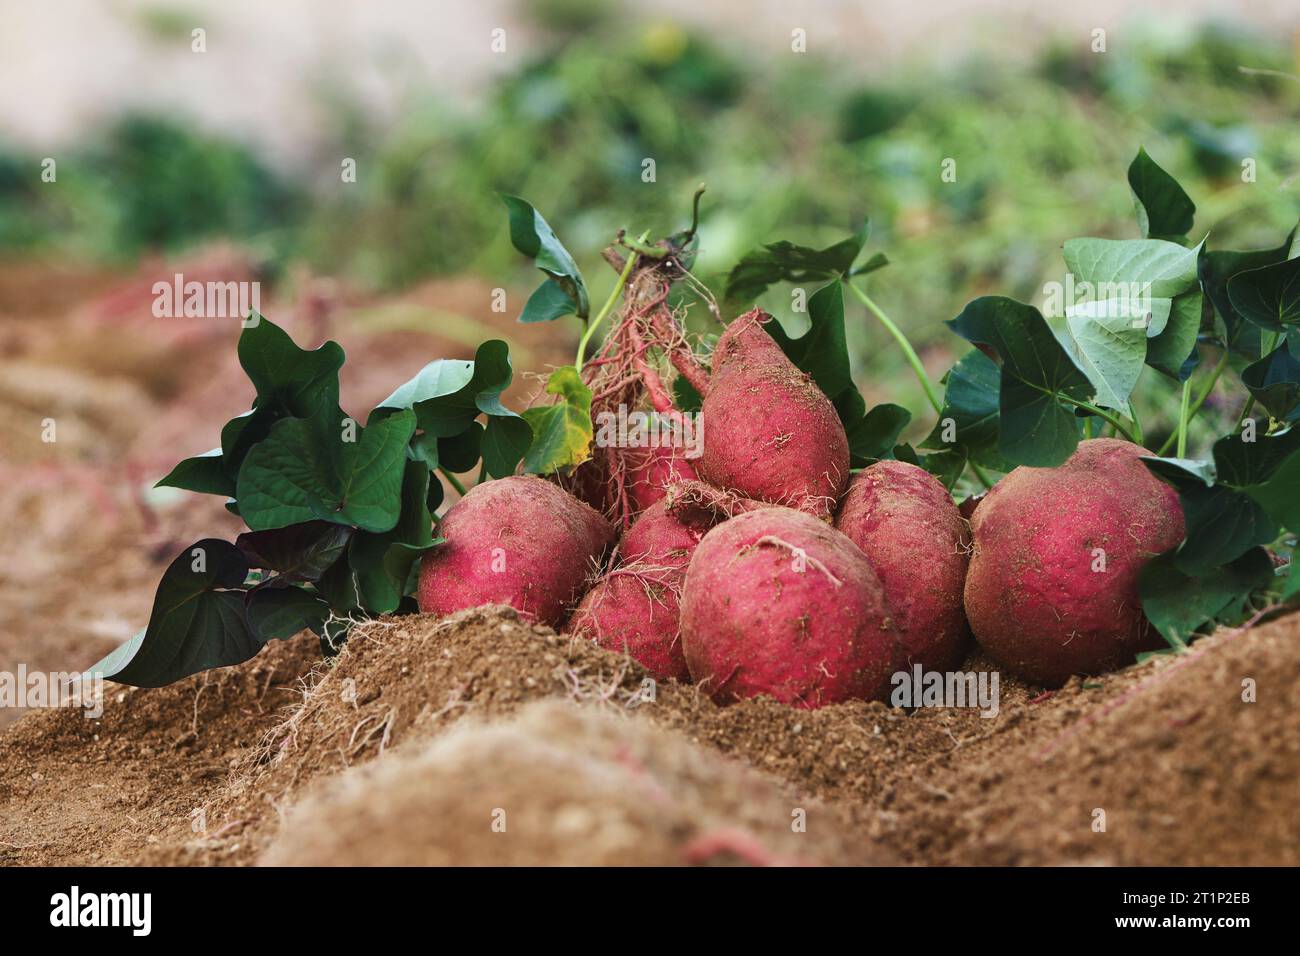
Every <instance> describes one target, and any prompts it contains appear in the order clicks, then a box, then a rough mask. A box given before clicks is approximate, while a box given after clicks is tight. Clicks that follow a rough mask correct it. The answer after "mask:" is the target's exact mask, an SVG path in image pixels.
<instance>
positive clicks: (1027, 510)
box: [965, 438, 1184, 686]
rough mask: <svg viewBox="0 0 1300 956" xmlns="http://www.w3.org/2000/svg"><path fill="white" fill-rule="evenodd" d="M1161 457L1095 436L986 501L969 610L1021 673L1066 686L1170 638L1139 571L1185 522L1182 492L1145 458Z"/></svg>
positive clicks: (1000, 655) (1011, 480)
mask: <svg viewBox="0 0 1300 956" xmlns="http://www.w3.org/2000/svg"><path fill="white" fill-rule="evenodd" d="M1149 454H1150V452H1148V451H1146V450H1145V449H1143V448H1141V447H1139V446H1137V445H1133V444H1130V443H1129V442H1125V441H1119V440H1116V439H1113V438H1094V439H1092V440H1089V441H1084V442H1080V443H1079V447H1078V449H1077V450H1076V451H1075V453H1074V454H1073V455H1072V456H1071V457H1070V459H1069V460H1068V461H1066V462H1065V464H1063V465H1061V466H1059V467H1057V468H1026V467H1020V468H1017V469H1016V470H1015V471H1013V472H1011V474H1009V475H1007V476H1006V477H1005V478H1003V479H1002V480H1001V481H1000V482H998V484H997V486H996V487H995V488H994V489H993V490H992V491H990V492H989V493H988V495H987V496H985V498H984V500H983V501H982V502H980V506H979V508H978V509H977V510H976V511H975V514H974V517H973V518H972V520H971V529H972V532H973V538H974V552H973V553H972V555H971V562H970V570H969V572H968V573H967V576H966V592H965V599H966V615H967V617H968V618H969V619H970V624H971V629H972V630H973V631H974V633H975V638H976V640H977V641H979V643H980V645H981V646H982V647H984V648H985V649H986V650H987V651H988V652H989V653H990V654H991V655H992V656H993V657H994V658H996V659H997V660H998V661H999V662H1001V663H1002V664H1003V665H1004V666H1006V667H1007V668H1009V669H1010V670H1012V671H1014V672H1016V673H1017V674H1020V675H1021V676H1022V677H1025V678H1028V679H1029V680H1032V681H1035V682H1037V683H1040V684H1044V685H1047V686H1056V685H1059V684H1062V683H1064V682H1065V680H1066V679H1067V678H1068V677H1070V675H1072V674H1097V673H1101V672H1103V671H1108V670H1112V669H1114V668H1117V667H1122V666H1123V665H1125V664H1128V663H1130V662H1132V660H1133V657H1134V655H1135V654H1136V653H1138V652H1139V651H1142V650H1145V649H1148V648H1153V647H1157V646H1159V645H1160V638H1159V636H1158V635H1157V634H1156V632H1155V630H1154V629H1153V628H1151V627H1150V625H1149V624H1148V623H1147V621H1146V618H1145V617H1144V616H1143V614H1142V607H1141V605H1140V603H1139V601H1138V572H1139V571H1140V570H1141V568H1142V566H1143V565H1144V564H1145V563H1146V562H1147V561H1148V560H1149V559H1150V558H1151V557H1153V556H1154V555H1156V554H1159V553H1160V552H1162V551H1167V550H1168V549H1170V548H1172V547H1174V546H1175V545H1177V544H1178V543H1179V542H1180V541H1181V540H1182V539H1183V528H1184V525H1183V513H1182V509H1181V507H1180V506H1179V503H1178V495H1177V493H1176V492H1175V491H1174V489H1173V488H1171V487H1170V486H1169V485H1167V484H1165V483H1164V482H1162V481H1160V480H1159V479H1157V478H1156V477H1155V476H1154V475H1152V474H1151V472H1149V471H1148V470H1147V468H1146V466H1145V465H1143V464H1142V462H1141V461H1139V459H1140V458H1141V457H1142V456H1143V455H1149Z"/></svg>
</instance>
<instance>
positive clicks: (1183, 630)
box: [1138, 548, 1273, 647]
mask: <svg viewBox="0 0 1300 956" xmlns="http://www.w3.org/2000/svg"><path fill="white" fill-rule="evenodd" d="M1272 581H1273V562H1272V560H1270V558H1269V556H1268V553H1267V552H1266V551H1265V550H1264V549H1263V548H1251V549H1250V550H1249V551H1247V552H1245V553H1244V554H1242V555H1241V556H1240V557H1238V558H1236V559H1235V560H1233V561H1231V562H1229V563H1228V564H1226V565H1225V566H1223V567H1221V568H1215V569H1214V570H1213V571H1210V572H1206V573H1202V574H1198V575H1191V574H1187V573H1185V572H1184V571H1183V570H1181V569H1180V568H1179V566H1178V562H1177V560H1176V559H1175V556H1174V554H1173V553H1172V552H1168V553H1166V554H1162V555H1160V556H1159V557H1157V558H1153V559H1152V560H1151V561H1149V562H1148V563H1147V564H1146V565H1145V566H1144V567H1143V568H1142V571H1141V572H1140V574H1139V575H1138V593H1139V594H1140V595H1141V599H1142V610H1143V611H1145V612H1146V616H1147V618H1148V620H1150V621H1151V623H1152V624H1153V625H1154V626H1155V629H1156V630H1157V631H1159V632H1160V635H1161V636H1162V637H1163V638H1164V639H1165V640H1166V641H1168V642H1169V643H1170V644H1171V645H1172V646H1174V647H1178V646H1180V645H1183V644H1185V643H1186V642H1187V640H1188V638H1190V637H1191V636H1192V635H1193V634H1194V633H1195V632H1196V631H1197V630H1198V629H1199V628H1201V627H1202V626H1203V625H1205V624H1209V623H1211V622H1216V621H1218V620H1219V619H1220V617H1221V616H1223V615H1225V614H1228V615H1230V616H1235V614H1236V613H1237V612H1238V611H1239V608H1240V607H1241V605H1242V604H1243V603H1244V602H1245V601H1246V600H1247V599H1248V598H1249V597H1250V595H1251V594H1252V593H1253V592H1254V591H1257V590H1259V589H1260V588H1265V587H1268V586H1269V584H1271V583H1272ZM1224 623H1235V621H1225V622H1224Z"/></svg>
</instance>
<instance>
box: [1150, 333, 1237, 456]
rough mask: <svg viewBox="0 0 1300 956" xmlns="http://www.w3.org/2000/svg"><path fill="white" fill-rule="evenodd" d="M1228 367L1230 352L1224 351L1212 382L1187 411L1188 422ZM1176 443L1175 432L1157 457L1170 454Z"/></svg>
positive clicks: (1202, 390)
mask: <svg viewBox="0 0 1300 956" xmlns="http://www.w3.org/2000/svg"><path fill="white" fill-rule="evenodd" d="M1227 367H1228V350H1227V349H1224V350H1223V355H1222V357H1221V358H1220V359H1219V361H1218V364H1216V365H1215V366H1214V371H1213V372H1211V373H1210V380H1209V381H1208V382H1206V383H1205V387H1204V388H1203V389H1201V394H1200V395H1199V396H1198V397H1197V399H1196V401H1194V402H1192V407H1191V408H1190V409H1188V410H1187V420H1188V422H1190V421H1191V420H1192V419H1193V418H1195V417H1196V413H1197V412H1199V411H1200V410H1201V406H1202V405H1204V404H1205V400H1206V399H1207V398H1209V397H1210V392H1212V391H1214V385H1215V383H1216V382H1218V381H1219V376H1220V375H1222V374H1223V370H1224V369H1225V368H1227ZM1176 441H1178V433H1177V432H1175V433H1174V434H1172V435H1170V436H1169V437H1168V438H1166V439H1165V443H1164V444H1163V445H1161V446H1160V449H1159V451H1157V452H1156V455H1158V456H1159V455H1167V454H1169V449H1170V448H1173V447H1174V443H1175V442H1176Z"/></svg>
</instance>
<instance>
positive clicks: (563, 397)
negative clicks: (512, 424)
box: [523, 365, 592, 475]
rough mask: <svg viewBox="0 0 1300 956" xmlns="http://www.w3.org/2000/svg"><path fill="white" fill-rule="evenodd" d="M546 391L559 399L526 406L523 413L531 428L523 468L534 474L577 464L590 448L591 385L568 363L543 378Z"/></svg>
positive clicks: (547, 472) (583, 459)
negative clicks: (534, 405) (552, 402)
mask: <svg viewBox="0 0 1300 956" xmlns="http://www.w3.org/2000/svg"><path fill="white" fill-rule="evenodd" d="M546 391H547V393H548V394H550V395H557V396H559V398H560V401H558V402H556V403H555V404H554V405H541V406H537V407H535V408H529V409H526V410H525V411H524V416H523V417H524V420H525V421H526V422H528V424H529V426H531V428H532V430H533V443H532V445H531V446H530V447H529V449H528V454H527V455H525V456H524V471H526V472H528V473H529V474H534V475H546V474H550V473H551V472H554V471H556V470H557V469H560V468H565V467H572V466H575V465H580V464H582V462H584V461H586V460H587V457H588V454H589V452H590V450H591V438H592V426H591V389H589V388H587V386H586V385H584V384H583V383H582V378H581V377H580V376H579V375H578V370H577V369H576V368H574V367H573V366H572V365H564V366H561V367H560V368H557V369H556V370H555V371H554V372H552V373H551V377H550V378H549V379H547V382H546Z"/></svg>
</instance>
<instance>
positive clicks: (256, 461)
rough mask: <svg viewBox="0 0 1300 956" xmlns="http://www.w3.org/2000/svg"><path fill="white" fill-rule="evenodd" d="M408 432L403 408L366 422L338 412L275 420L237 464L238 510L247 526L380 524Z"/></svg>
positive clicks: (387, 513)
mask: <svg viewBox="0 0 1300 956" xmlns="http://www.w3.org/2000/svg"><path fill="white" fill-rule="evenodd" d="M349 423H350V424H349ZM414 431H415V415H414V413H412V412H411V411H410V410H409V409H407V410H403V411H400V412H397V413H396V414H394V415H392V416H390V417H388V418H384V419H382V420H381V421H379V422H376V423H375V424H373V425H370V426H368V427H366V428H362V427H361V426H360V425H357V424H356V423H355V422H350V420H349V419H347V418H346V417H345V416H343V414H342V412H336V414H335V415H327V414H324V413H321V414H317V415H315V416H313V417H312V418H309V419H304V418H286V419H284V420H282V421H279V422H277V423H276V424H275V425H274V427H272V429H271V433H270V434H269V435H268V436H267V437H266V439H265V440H264V441H262V442H261V443H259V444H258V445H257V446H255V447H254V448H253V449H252V451H250V452H249V454H248V457H247V458H246V459H245V460H244V465H243V467H242V468H241V469H240V470H239V481H238V485H237V488H238V498H239V506H240V513H241V514H242V516H243V518H244V521H245V522H246V523H247V525H248V527H249V528H251V529H252V530H254V531H264V530H268V529H271V528H283V527H286V526H288V525H291V524H299V523H301V522H304V521H310V520H312V519H314V518H318V519H321V520H324V521H331V522H334V523H336V524H354V525H357V526H358V527H359V528H361V529H363V530H366V531H388V530H390V529H391V528H392V527H393V525H395V524H396V523H397V518H398V515H399V512H400V507H401V499H400V492H401V485H402V468H403V466H404V464H405V462H406V444H407V442H409V441H410V440H411V435H412V434H413V433H414ZM349 438H353V439H354V440H348V439H349Z"/></svg>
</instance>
